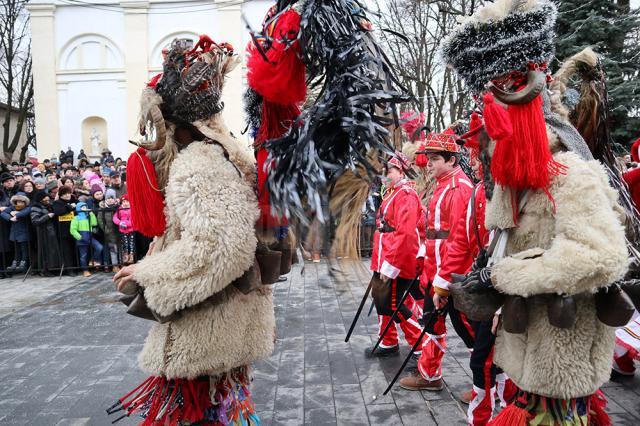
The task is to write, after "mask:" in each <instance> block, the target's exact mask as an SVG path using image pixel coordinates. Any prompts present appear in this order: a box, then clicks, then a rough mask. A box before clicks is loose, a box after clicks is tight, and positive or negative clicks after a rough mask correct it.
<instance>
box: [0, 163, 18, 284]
mask: <svg viewBox="0 0 640 426" xmlns="http://www.w3.org/2000/svg"><path fill="white" fill-rule="evenodd" d="M2 179H8V180H10V182H9V183H11V185H15V180H14V179H13V175H11V173H6V172H5V173H2V175H0V181H2ZM7 183H8V181H7V180H4V181H3V186H0V213H2V212H3V211H5V210H6V209H8V208H9V207H11V195H10V194H11V189H13V186H11V187H10V188H9V189H7V186H9V185H7ZM10 231H11V223H10V222H7V221H5V220H0V270H2V271H4V270H6V269H7V267H8V266H9V265H10V264H11V261H12V259H13V244H11V241H9V232H10ZM2 277H3V278H4V274H2Z"/></svg>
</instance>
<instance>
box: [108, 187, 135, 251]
mask: <svg viewBox="0 0 640 426" xmlns="http://www.w3.org/2000/svg"><path fill="white" fill-rule="evenodd" d="M113 223H115V224H116V225H118V229H119V230H120V235H121V240H120V241H121V243H120V251H121V253H122V263H125V264H129V263H133V262H134V256H135V252H136V244H135V235H134V232H133V222H132V221H131V208H130V206H129V196H128V195H127V194H124V195H123V196H122V200H121V204H120V207H118V210H116V214H115V215H114V216H113Z"/></svg>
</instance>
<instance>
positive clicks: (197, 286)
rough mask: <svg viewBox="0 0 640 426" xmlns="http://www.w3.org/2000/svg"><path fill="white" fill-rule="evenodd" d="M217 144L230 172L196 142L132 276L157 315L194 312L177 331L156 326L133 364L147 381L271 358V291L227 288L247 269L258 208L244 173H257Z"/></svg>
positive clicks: (212, 149)
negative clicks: (157, 232)
mask: <svg viewBox="0 0 640 426" xmlns="http://www.w3.org/2000/svg"><path fill="white" fill-rule="evenodd" d="M226 134H227V135H228V133H226ZM219 136H220V135H219ZM216 140H218V141H219V142H220V143H221V144H223V146H225V149H226V154H227V156H228V157H229V159H230V160H231V161H233V163H232V162H231V161H230V160H227V158H225V152H224V151H223V149H222V148H221V146H219V145H217V144H206V143H203V142H194V143H192V144H190V145H189V146H188V147H187V148H185V149H183V150H182V151H181V152H180V153H179V154H178V155H177V157H176V159H175V160H174V161H173V163H172V164H171V168H170V173H169V181H168V184H167V187H166V210H165V211H166V215H167V230H166V232H165V235H164V237H163V238H162V239H161V240H159V241H158V243H157V244H156V247H155V249H154V251H153V253H152V254H150V255H148V256H147V257H145V258H144V259H143V260H142V261H140V262H139V263H138V264H137V265H136V269H135V272H134V278H135V280H136V281H137V282H138V283H139V284H140V285H141V286H142V287H143V288H144V295H145V298H146V299H147V303H148V305H149V307H150V308H151V309H153V310H155V311H156V312H158V313H159V314H161V315H164V316H167V315H170V314H172V313H173V312H175V311H177V310H183V309H185V308H189V307H191V308H190V309H187V310H186V311H183V312H182V314H181V315H180V316H179V318H178V319H176V320H175V321H170V322H168V323H165V324H159V323H154V325H153V327H152V329H151V331H150V332H149V335H148V336H147V339H146V341H145V345H144V348H143V350H142V352H141V354H140V356H139V364H140V367H141V368H142V369H143V370H144V371H145V372H147V373H149V374H151V375H164V376H166V377H168V378H195V377H197V376H201V375H210V376H215V375H219V374H222V373H224V372H226V371H228V370H230V369H232V368H235V367H239V366H245V365H248V364H250V363H251V362H253V361H255V360H258V359H261V358H264V357H267V356H269V355H270V354H271V352H272V350H273V342H274V334H275V318H274V312H273V302H272V296H271V291H270V289H269V288H268V287H261V288H259V289H258V290H255V291H253V292H251V293H249V294H242V293H241V292H239V291H238V290H237V289H236V288H235V287H234V286H233V285H229V284H230V283H231V282H232V281H233V280H235V279H236V278H238V277H240V276H241V275H242V274H243V272H244V271H246V270H247V269H249V267H250V266H251V265H252V264H253V262H254V256H255V249H256V237H255V231H254V224H255V222H256V220H257V218H258V204H257V201H256V196H255V193H254V190H253V186H252V185H251V183H250V182H251V179H253V177H252V176H247V175H246V174H245V173H241V170H244V171H248V170H252V171H253V173H255V167H254V166H253V165H252V164H249V162H250V161H252V158H251V154H250V152H247V153H245V152H244V149H243V148H241V147H240V145H239V143H237V142H236V141H235V140H231V139H230V137H228V136H227V137H226V138H224V137H218V138H216ZM238 152H241V154H238ZM203 164H205V165H206V166H205V167H203V166H202V165H203ZM214 295H215V297H213V298H211V296H214ZM205 300H206V301H205ZM203 301H205V302H204V303H201V302H203Z"/></svg>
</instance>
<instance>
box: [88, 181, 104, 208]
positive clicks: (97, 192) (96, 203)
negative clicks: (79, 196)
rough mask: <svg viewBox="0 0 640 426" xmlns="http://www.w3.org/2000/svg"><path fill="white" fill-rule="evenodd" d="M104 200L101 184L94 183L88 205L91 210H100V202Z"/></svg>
mask: <svg viewBox="0 0 640 426" xmlns="http://www.w3.org/2000/svg"><path fill="white" fill-rule="evenodd" d="M103 200H104V191H103V189H102V187H101V186H100V185H97V184H94V185H93V186H91V197H90V198H88V199H87V201H86V202H87V206H89V210H98V209H99V208H100V202H101V201H103Z"/></svg>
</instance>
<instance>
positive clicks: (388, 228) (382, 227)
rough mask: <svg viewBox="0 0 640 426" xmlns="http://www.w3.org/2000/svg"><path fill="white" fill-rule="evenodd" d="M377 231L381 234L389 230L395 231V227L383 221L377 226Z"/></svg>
mask: <svg viewBox="0 0 640 426" xmlns="http://www.w3.org/2000/svg"><path fill="white" fill-rule="evenodd" d="M378 232H380V233H381V234H387V233H389V232H396V228H394V227H393V226H391V225H388V224H386V223H385V224H384V225H382V226H380V227H379V228H378Z"/></svg>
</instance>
